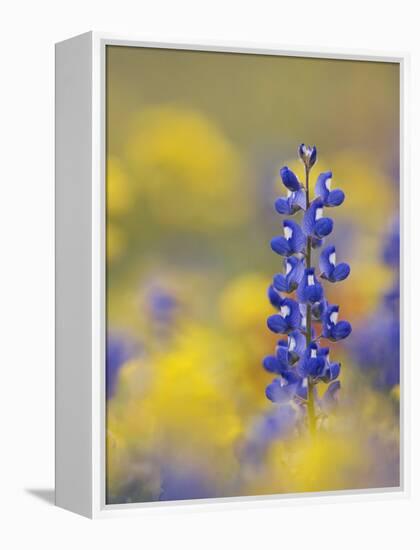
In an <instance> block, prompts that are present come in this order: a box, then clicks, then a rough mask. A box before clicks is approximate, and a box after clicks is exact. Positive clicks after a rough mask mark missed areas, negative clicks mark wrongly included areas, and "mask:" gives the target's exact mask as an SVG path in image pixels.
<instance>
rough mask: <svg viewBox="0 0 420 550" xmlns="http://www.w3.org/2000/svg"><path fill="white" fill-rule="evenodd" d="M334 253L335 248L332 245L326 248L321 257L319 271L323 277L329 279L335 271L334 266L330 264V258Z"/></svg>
mask: <svg viewBox="0 0 420 550" xmlns="http://www.w3.org/2000/svg"><path fill="white" fill-rule="evenodd" d="M334 253H335V246H334V245H332V244H331V245H329V246H326V247H325V248H324V250H323V251H322V252H321V254H320V255H319V269H320V271H321V276H322V275H325V276H326V278H327V279H329V278H330V276H331V273H332V271H333V270H334V265H333V264H332V263H331V262H330V256H331V254H334Z"/></svg>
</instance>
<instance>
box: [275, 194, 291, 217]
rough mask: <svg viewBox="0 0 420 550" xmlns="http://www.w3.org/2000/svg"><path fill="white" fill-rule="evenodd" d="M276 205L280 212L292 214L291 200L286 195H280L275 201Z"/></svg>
mask: <svg viewBox="0 0 420 550" xmlns="http://www.w3.org/2000/svg"><path fill="white" fill-rule="evenodd" d="M274 207H275V209H276V210H277V212H278V213H279V214H286V215H288V216H289V215H290V214H292V207H291V204H290V200H289V199H286V198H284V197H280V198H279V199H277V200H276V202H275V203H274Z"/></svg>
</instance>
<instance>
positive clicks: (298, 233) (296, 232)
mask: <svg viewBox="0 0 420 550" xmlns="http://www.w3.org/2000/svg"><path fill="white" fill-rule="evenodd" d="M283 227H285V228H289V229H291V231H292V236H291V237H290V239H289V241H288V242H289V243H290V249H291V251H292V252H293V253H296V252H302V250H303V248H304V247H305V244H306V239H305V235H304V234H303V231H302V229H301V227H300V225H299V224H298V223H296V222H294V221H293V220H284V222H283Z"/></svg>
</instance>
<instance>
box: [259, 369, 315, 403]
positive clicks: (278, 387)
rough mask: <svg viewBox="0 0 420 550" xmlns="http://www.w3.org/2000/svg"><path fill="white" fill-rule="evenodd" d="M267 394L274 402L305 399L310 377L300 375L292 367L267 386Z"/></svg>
mask: <svg viewBox="0 0 420 550" xmlns="http://www.w3.org/2000/svg"><path fill="white" fill-rule="evenodd" d="M265 395H266V396H267V398H268V399H269V400H270V401H273V403H290V402H291V401H292V400H293V399H294V400H296V401H298V400H299V399H302V400H305V399H307V396H308V378H307V377H302V376H300V375H299V374H298V373H297V372H296V370H295V369H290V370H288V371H286V372H284V373H283V374H281V376H279V377H278V378H275V379H274V380H273V381H272V382H271V384H269V385H268V386H267V387H266V390H265Z"/></svg>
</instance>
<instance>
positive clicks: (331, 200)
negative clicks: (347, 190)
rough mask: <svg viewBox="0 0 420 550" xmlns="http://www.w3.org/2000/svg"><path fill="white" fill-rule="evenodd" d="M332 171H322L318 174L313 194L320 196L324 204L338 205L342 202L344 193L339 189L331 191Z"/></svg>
mask: <svg viewBox="0 0 420 550" xmlns="http://www.w3.org/2000/svg"><path fill="white" fill-rule="evenodd" d="M331 178H332V172H323V173H322V174H319V176H318V179H317V182H316V184H315V194H316V196H317V197H321V199H322V202H323V203H324V205H325V206H340V204H342V203H343V201H344V198H345V195H344V193H343V191H342V190H341V189H334V190H332V191H331Z"/></svg>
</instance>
